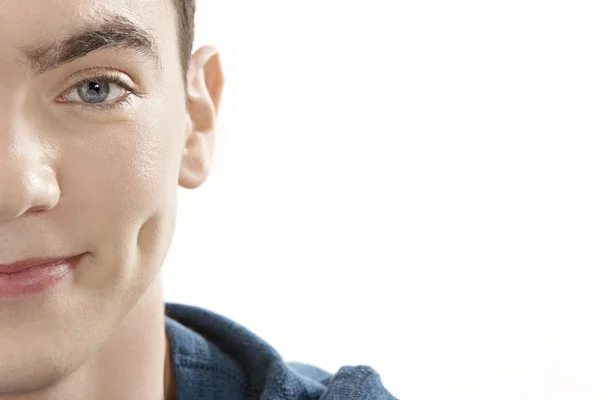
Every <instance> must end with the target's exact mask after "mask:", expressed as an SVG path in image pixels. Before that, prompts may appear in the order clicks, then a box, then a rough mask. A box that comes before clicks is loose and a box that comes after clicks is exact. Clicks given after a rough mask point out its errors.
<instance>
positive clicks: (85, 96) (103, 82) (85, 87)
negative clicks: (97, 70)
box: [63, 78, 129, 104]
mask: <svg viewBox="0 0 600 400" xmlns="http://www.w3.org/2000/svg"><path fill="white" fill-rule="evenodd" d="M128 94H129V92H128V91H127V90H126V89H125V88H123V86H121V85H119V84H118V83H115V82H112V81H110V80H108V79H106V78H95V79H87V80H85V81H83V82H80V83H78V84H76V85H75V86H74V87H73V88H72V89H71V90H70V91H69V92H68V93H66V94H64V95H63V97H64V99H65V100H67V101H70V102H75V103H87V104H97V103H110V102H112V101H114V100H119V99H120V98H121V97H124V96H126V95H128Z"/></svg>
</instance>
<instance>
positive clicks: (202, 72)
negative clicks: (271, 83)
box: [179, 46, 223, 189]
mask: <svg viewBox="0 0 600 400" xmlns="http://www.w3.org/2000/svg"><path fill="white" fill-rule="evenodd" d="M187 81H188V87H187V94H186V98H187V106H188V114H189V121H188V122H190V123H189V124H188V129H187V131H186V137H185V142H184V146H183V152H182V157H181V165H180V168H179V185H180V186H182V187H184V188H186V189H194V188H197V187H198V186H200V185H201V184H202V183H204V181H206V178H207V177H208V173H209V170H210V165H211V162H212V157H213V152H214V138H215V124H216V120H217V112H218V110H219V105H220V102H221V92H222V90H223V72H222V70H221V61H220V60H219V54H218V53H217V50H216V49H215V48H214V47H212V46H203V47H201V48H199V49H198V50H196V52H194V54H192V56H191V58H190V65H189V70H188V72H187Z"/></svg>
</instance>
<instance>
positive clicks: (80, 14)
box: [0, 0, 177, 67]
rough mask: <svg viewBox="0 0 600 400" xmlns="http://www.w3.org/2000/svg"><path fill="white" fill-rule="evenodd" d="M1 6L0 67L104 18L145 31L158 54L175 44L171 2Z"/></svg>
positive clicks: (103, 0)
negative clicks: (124, 20) (123, 21)
mask: <svg viewBox="0 0 600 400" xmlns="http://www.w3.org/2000/svg"><path fill="white" fill-rule="evenodd" d="M0 7H1V8H2V12H1V13H0V37H1V38H2V46H0V67H2V59H4V60H5V62H6V61H9V60H13V61H14V60H15V59H21V58H22V56H21V54H20V53H19V51H20V49H22V48H28V47H38V46H40V45H44V44H50V43H52V42H56V41H60V40H61V39H62V38H64V37H67V36H68V35H70V34H72V33H73V32H74V31H77V30H82V29H85V28H86V27H88V26H91V25H93V24H95V23H96V22H97V21H101V20H103V19H104V18H105V17H106V16H107V15H111V16H123V17H125V18H127V19H129V20H130V21H131V22H133V23H135V24H136V25H138V26H139V27H140V28H142V29H144V30H145V31H147V32H148V33H149V34H150V35H152V36H153V37H154V39H155V41H156V44H157V47H158V50H159V53H163V54H164V53H169V52H170V51H174V48H175V47H176V45H177V33H176V32H177V30H176V28H177V27H176V25H175V21H176V18H175V15H174V8H173V6H172V4H171V0H51V1H48V0H44V1H40V0H0ZM7 53H9V54H7ZM173 54H175V52H174V53H173ZM169 56H171V54H169Z"/></svg>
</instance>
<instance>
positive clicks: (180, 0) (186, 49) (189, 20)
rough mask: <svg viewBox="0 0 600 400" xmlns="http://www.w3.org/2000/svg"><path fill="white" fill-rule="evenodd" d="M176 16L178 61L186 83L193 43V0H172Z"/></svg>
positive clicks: (194, 9) (194, 6)
mask: <svg viewBox="0 0 600 400" xmlns="http://www.w3.org/2000/svg"><path fill="white" fill-rule="evenodd" d="M172 1H173V6H174V7H175V14H176V16H177V21H176V22H177V36H178V40H179V43H178V44H179V61H180V62H181V69H182V73H183V80H184V82H185V83H186V85H187V70H188V67H189V63H190V57H191V55H192V46H193V44H194V13H195V11H196V4H195V3H196V1H195V0H172Z"/></svg>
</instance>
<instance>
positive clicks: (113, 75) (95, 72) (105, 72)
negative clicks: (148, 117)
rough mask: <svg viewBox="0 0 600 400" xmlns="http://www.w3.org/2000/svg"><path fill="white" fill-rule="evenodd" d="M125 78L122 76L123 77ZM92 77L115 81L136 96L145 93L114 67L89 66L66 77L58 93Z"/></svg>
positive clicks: (71, 88) (92, 78)
mask: <svg viewBox="0 0 600 400" xmlns="http://www.w3.org/2000/svg"><path fill="white" fill-rule="evenodd" d="M125 76H126V77H127V78H128V79H127V78H124V77H125ZM94 79H106V80H108V81H110V82H113V83H116V84H118V85H119V86H121V87H123V89H125V90H127V91H128V92H131V93H133V94H136V95H138V96H142V95H145V93H143V92H142V91H141V90H140V89H139V88H137V87H136V84H135V82H134V81H133V79H131V78H130V77H129V75H127V74H125V73H124V72H122V71H120V70H118V69H115V68H98V67H95V68H89V69H86V70H83V71H79V72H78V73H75V74H72V75H71V76H69V77H68V78H67V80H66V81H65V82H63V84H62V85H60V94H61V95H64V94H66V93H70V92H71V91H72V90H73V89H74V88H76V87H77V86H79V85H81V84H83V83H84V82H86V81H89V80H94Z"/></svg>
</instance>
